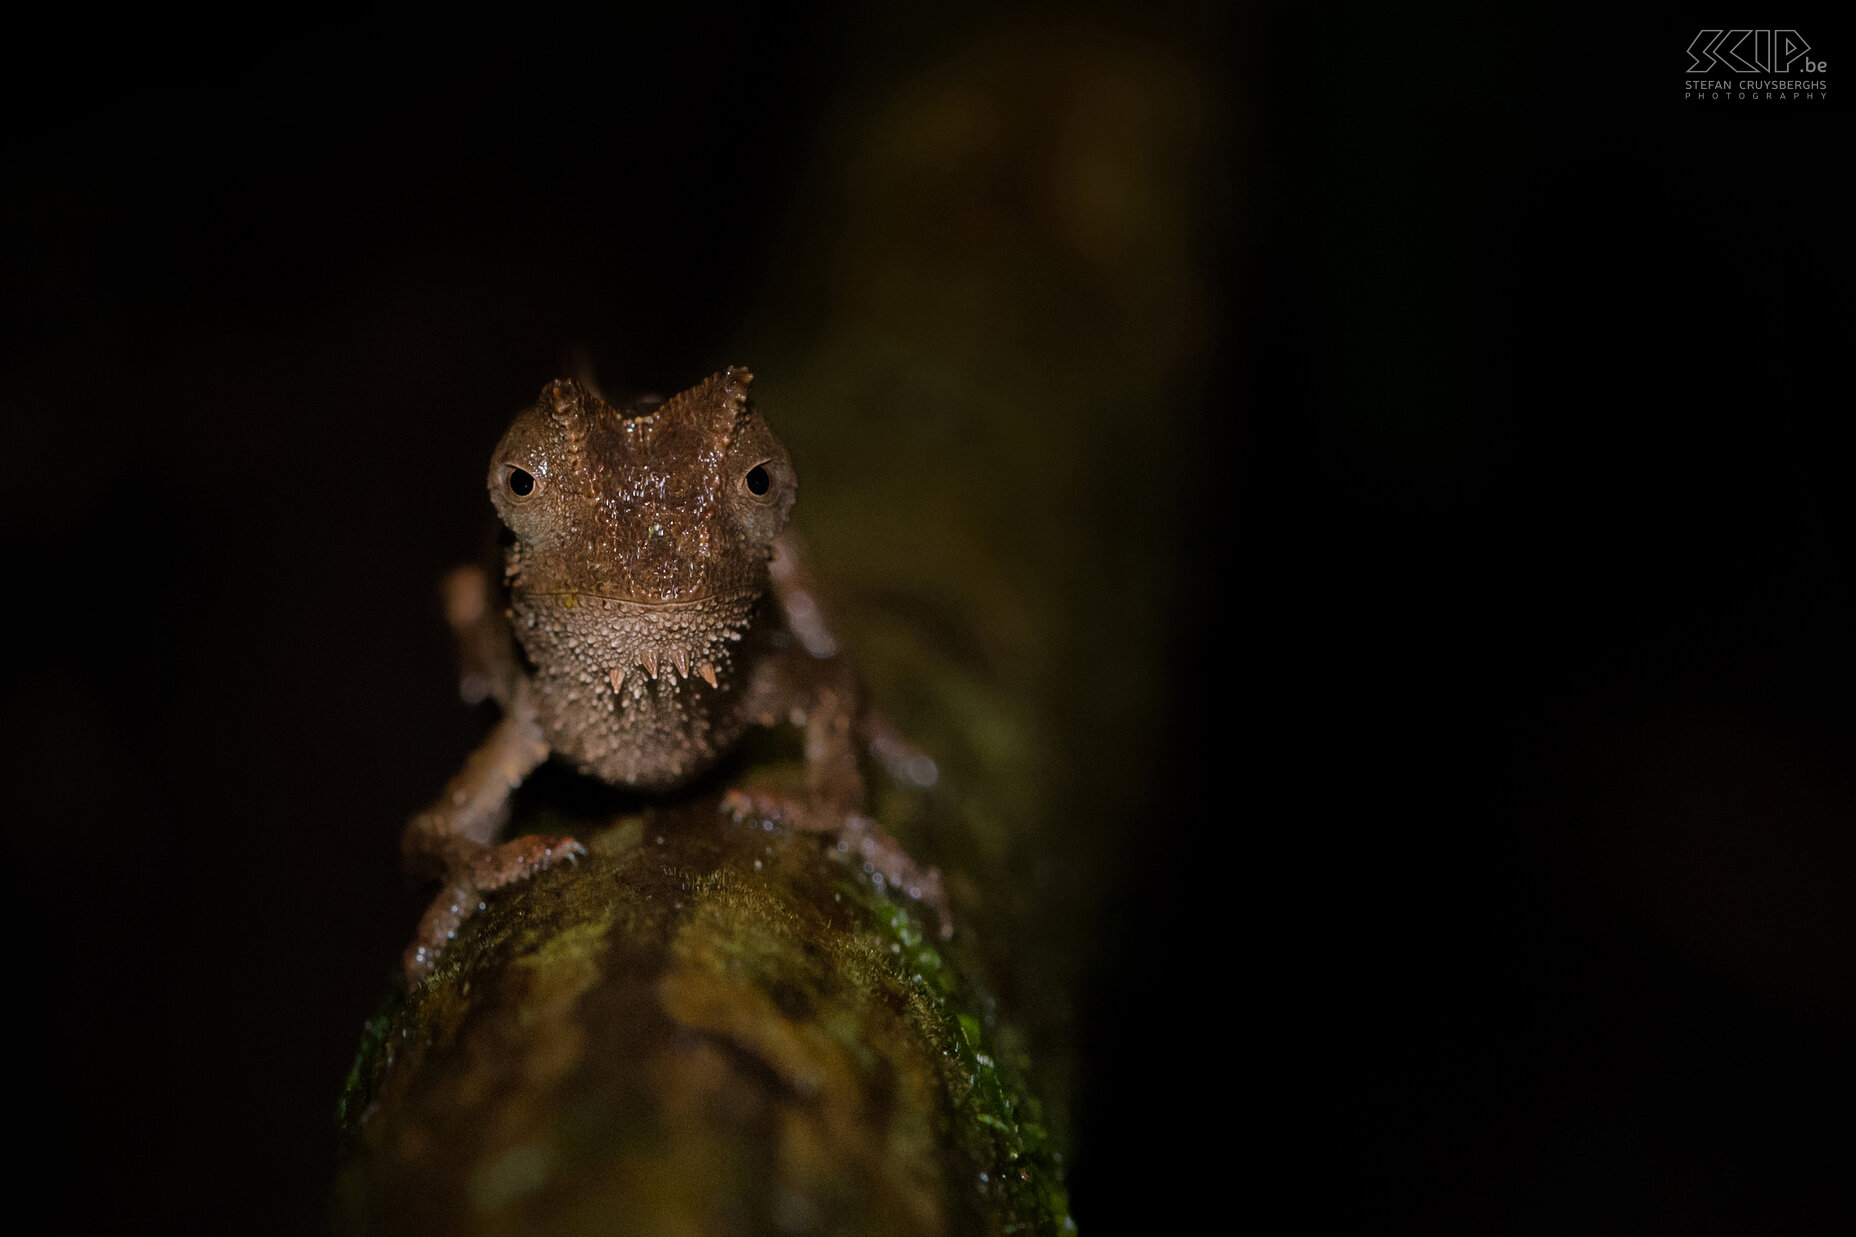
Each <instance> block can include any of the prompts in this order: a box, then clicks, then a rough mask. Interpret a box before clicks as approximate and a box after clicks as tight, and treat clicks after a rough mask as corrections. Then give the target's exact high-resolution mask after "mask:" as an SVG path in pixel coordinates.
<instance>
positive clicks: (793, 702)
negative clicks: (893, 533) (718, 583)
mask: <svg viewBox="0 0 1856 1237" xmlns="http://www.w3.org/2000/svg"><path fill="white" fill-rule="evenodd" d="M771 568H772V571H771V574H772V578H773V592H774V600H775V602H776V603H777V604H778V605H779V608H780V611H781V614H782V617H783V618H784V619H785V622H786V627H787V629H788V630H789V631H791V632H792V633H793V635H794V637H795V638H796V640H797V642H798V644H799V646H800V647H799V648H798V649H788V650H787V655H786V656H785V657H783V658H777V659H773V660H772V661H771V662H770V663H769V664H768V665H767V667H766V673H765V674H764V675H763V676H762V677H761V680H760V682H758V683H757V684H756V685H755V688H754V691H753V695H754V696H755V697H758V699H759V700H760V701H761V703H760V704H759V706H758V708H756V709H753V710H751V711H755V712H758V713H759V714H760V715H761V719H762V720H763V721H768V722H771V721H774V720H777V719H782V718H784V719H788V720H793V721H796V722H798V723H799V724H801V725H803V726H804V728H805V754H806V803H805V805H804V807H803V809H801V810H798V811H791V810H787V811H780V813H779V814H780V815H782V816H784V817H786V818H787V819H790V820H791V821H792V822H793V823H794V824H795V825H797V826H798V827H800V828H802V829H806V830H809V831H812V832H817V833H825V834H831V835H835V837H836V838H837V843H838V848H839V849H840V850H841V851H845V852H846V853H855V854H857V855H858V856H860V857H861V858H862V860H863V862H864V863H865V864H867V865H868V870H869V871H871V872H872V874H874V875H878V876H880V877H881V878H882V880H883V881H885V882H887V883H888V884H890V885H892V886H894V887H895V889H896V890H897V891H898V892H900V893H904V894H907V895H908V896H909V897H911V898H913V899H915V900H917V901H921V902H925V903H926V904H927V905H928V906H929V907H931V908H932V909H933V910H934V912H935V914H936V916H937V918H939V920H940V923H941V935H942V937H943V938H945V937H948V936H952V935H953V931H954V919H953V914H952V912H951V911H950V909H949V907H948V903H947V893H946V890H945V889H944V888H943V886H942V883H941V873H940V870H939V869H937V868H934V867H923V866H921V865H920V864H918V863H917V862H916V861H915V859H914V857H913V856H911V855H910V854H909V853H908V851H906V850H904V849H903V847H902V844H901V843H900V842H898V841H896V839H895V838H893V837H891V836H890V835H889V833H888V831H886V830H885V829H884V828H883V827H882V826H881V825H879V824H878V823H877V822H876V821H875V820H874V819H872V818H871V817H870V816H868V815H866V810H867V803H868V799H867V797H866V790H865V786H864V779H863V773H862V771H861V770H860V769H859V768H858V763H857V749H858V741H859V739H860V738H863V737H869V736H872V735H877V736H881V737H882V739H883V740H885V741H886V742H885V744H884V747H883V750H882V751H881V752H880V753H879V754H880V755H881V756H882V758H883V759H884V763H885V764H886V765H889V766H890V770H891V772H892V774H894V773H896V771H897V768H898V767H899V766H907V765H908V764H909V762H910V761H911V760H912V759H913V760H914V761H915V767H917V768H919V767H920V762H921V761H923V760H926V757H924V756H922V754H921V753H920V752H919V751H917V750H916V749H914V748H913V747H911V746H909V745H907V744H906V742H904V741H902V740H901V739H900V736H899V735H898V734H897V732H896V731H895V730H894V728H893V727H890V726H888V725H887V724H886V723H883V722H881V721H874V722H873V719H872V718H871V717H870V716H869V715H868V714H866V713H864V712H863V711H862V710H860V708H859V707H858V706H859V696H860V693H859V692H858V690H857V684H856V678H855V675H854V673H853V672H852V669H851V666H850V663H849V662H848V661H847V660H846V659H844V658H842V657H840V656H838V651H839V649H840V647H841V645H840V644H839V642H838V639H837V637H836V636H835V635H834V634H833V633H832V631H831V629H830V626H829V625H828V623H827V622H826V619H825V612H824V607H823V606H822V605H821V604H820V602H819V599H818V594H817V590H816V587H815V586H814V585H813V583H812V579H811V574H810V572H809V571H808V570H807V569H806V565H805V559H804V555H803V554H802V553H801V552H800V550H799V548H798V545H797V543H796V541H795V539H794V538H792V536H791V535H790V534H788V535H786V536H782V537H781V538H780V539H779V540H778V541H776V542H775V543H774V557H773V561H772V563H771ZM871 748H872V750H873V752H874V751H877V748H878V745H877V743H876V742H874V741H873V742H872V743H871ZM928 767H929V768H932V767H933V764H932V762H929V763H928ZM918 784H920V783H919V781H918Z"/></svg>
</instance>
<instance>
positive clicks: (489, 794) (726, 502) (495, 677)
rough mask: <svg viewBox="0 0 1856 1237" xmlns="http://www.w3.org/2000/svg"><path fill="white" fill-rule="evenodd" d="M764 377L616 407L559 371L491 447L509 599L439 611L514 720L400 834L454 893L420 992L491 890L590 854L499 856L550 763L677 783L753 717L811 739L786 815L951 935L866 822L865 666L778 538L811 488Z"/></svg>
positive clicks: (457, 592) (414, 951) (935, 900)
mask: <svg viewBox="0 0 1856 1237" xmlns="http://www.w3.org/2000/svg"><path fill="white" fill-rule="evenodd" d="M751 381H752V375H750V374H749V373H748V372H747V371H746V370H745V369H740V368H731V369H729V370H727V371H725V372H723V373H720V374H715V375H712V376H711V377H709V378H706V379H704V380H703V381H702V382H701V383H699V384H697V385H696V386H695V387H692V388H691V389H690V390H688V391H685V392H683V393H682V394H680V395H678V396H676V397H675V398H673V399H671V400H669V401H666V402H662V403H658V402H645V403H641V404H638V405H634V406H632V407H630V408H627V409H623V410H621V409H615V408H613V407H612V406H611V405H609V404H607V403H606V401H605V400H604V399H603V398H601V397H600V395H599V394H598V393H597V392H595V391H594V390H593V389H592V388H591V387H590V385H588V384H583V383H579V382H574V381H570V380H561V381H557V382H554V383H551V384H550V385H549V386H548V387H546V388H545V389H543V391H542V393H541V397H540V399H539V400H538V401H537V402H536V403H535V405H534V406H533V407H531V408H529V409H527V410H525V411H523V412H522V413H520V414H519V415H518V416H517V417H516V419H515V422H514V424H512V425H511V426H510V427H509V431H508V432H507V433H506V434H504V435H503V439H502V441H501V442H500V443H498V444H497V448H496V451H495V453H494V454H493V455H492V457H491V461H490V475H489V489H490V498H491V501H492V502H493V503H494V504H495V506H496V510H497V514H498V515H499V516H501V517H502V520H503V522H504V524H506V525H507V526H508V528H509V530H510V532H511V533H512V534H513V538H514V539H513V543H512V544H511V546H510V548H509V550H508V552H507V558H506V562H505V572H504V574H505V582H506V584H507V586H508V590H507V591H508V608H507V609H506V610H504V609H502V608H501V606H500V604H499V602H498V600H497V599H496V598H495V597H494V596H492V591H491V590H490V588H489V585H488V581H487V580H485V579H484V577H483V574H482V573H481V572H477V571H473V570H471V569H468V568H467V569H463V570H460V571H458V572H454V573H453V574H452V576H451V577H450V578H449V580H448V581H447V586H446V594H447V595H446V612H447V617H448V618H449V620H450V622H451V624H452V627H453V629H454V630H455V631H456V633H457V636H458V642H459V647H460V649H461V651H462V655H463V661H464V681H465V684H466V690H467V694H489V695H493V696H494V697H495V698H496V700H497V701H498V703H499V704H501V705H502V708H503V719H502V721H501V722H500V723H499V724H498V726H497V727H496V729H495V730H494V731H493V732H492V733H491V735H490V737H489V738H488V739H487V740H486V741H485V743H484V744H483V746H482V747H481V748H479V749H478V750H477V751H476V752H475V753H473V754H472V756H471V757H470V759H469V760H468V761H467V762H466V764H465V767H464V769H463V770H462V771H461V772H460V773H459V774H458V775H457V776H456V777H454V778H453V779H452V780H451V782H450V783H449V784H448V785H447V786H446V788H445V792H444V794H443V795H441V796H440V797H439V799H438V801H437V802H436V803H434V804H433V805H432V806H431V807H430V808H428V809H427V810H426V811H425V812H422V813H420V814H419V815H418V816H415V817H414V818H413V819H412V821H411V822H410V823H409V824H408V825H407V828H406V835H405V839H404V850H405V853H406V857H407V862H408V865H409V866H410V867H412V868H414V869H415V870H422V871H428V872H431V873H433V874H436V875H439V876H441V877H442V878H443V879H444V882H445V887H444V889H443V890H442V891H441V892H440V894H439V896H438V898H437V900H436V901H434V903H433V904H432V907H431V909H430V910H429V911H428V912H427V913H426V916H425V918H424V920H422V921H421V923H420V926H419V931H418V934H417V936H416V938H415V939H414V941H413V944H412V946H411V947H410V948H409V949H408V950H407V953H406V959H405V966H406V975H407V980H408V982H409V983H414V982H417V981H418V980H419V979H421V978H422V977H423V976H424V975H425V974H426V973H427V971H429V969H430V968H431V966H432V964H433V962H434V961H435V960H436V958H437V956H438V953H439V952H440V951H441V950H442V949H443V947H444V943H445V941H446V940H448V939H450V937H451V936H452V934H453V933H454V932H455V931H456V929H457V927H458V925H459V924H460V923H461V922H462V921H463V919H464V917H465V916H466V915H468V914H469V913H470V911H471V910H473V909H475V907H476V905H477V903H478V900H479V897H480V895H481V894H482V893H484V892H486V891H488V890H491V889H496V888H499V887H500V886H502V885H506V884H509V883H510V882H512V881H515V880H520V879H522V878H523V877H526V876H528V875H530V874H532V873H534V872H536V871H539V870H540V869H542V868H545V867H548V866H550V865H551V864H553V863H556V862H559V861H561V860H564V859H572V858H574V857H576V856H577V855H579V854H580V853H582V848H581V847H580V844H579V843H578V842H576V841H574V840H573V839H572V838H558V837H557V838H541V837H522V838H516V839H514V840H512V841H509V842H505V843H502V844H500V845H496V844H494V839H495V837H496V835H497V833H498V832H499V831H500V830H501V828H502V825H503V823H504V819H505V817H506V816H507V812H508V799H509V793H510V791H512V790H513V789H514V788H515V787H516V786H518V785H520V784H521V782H522V780H523V779H524V778H525V777H526V776H527V775H528V774H529V773H530V772H531V771H532V770H533V769H534V768H535V767H536V766H537V765H539V764H540V763H541V762H542V761H543V760H545V759H546V758H547V757H548V756H549V755H550V754H554V755H559V756H561V757H562V758H563V759H565V760H567V761H569V762H571V763H572V764H574V765H575V766H576V767H577V768H578V769H580V770H581V771H582V772H583V773H586V774H588V775H589V776H592V777H597V778H599V779H601V780H603V781H606V782H610V783H612V784H614V785H621V786H633V787H638V788H640V789H644V790H651V791H665V790H671V789H674V788H675V787H677V786H678V785H680V784H682V783H684V782H687V781H688V780H689V779H690V778H692V777H694V776H696V775H697V774H699V773H701V772H702V771H703V770H705V769H707V768H708V767H709V766H711V765H712V764H713V763H714V762H715V761H716V759H717V758H718V757H719V756H720V755H722V753H724V752H725V751H726V750H727V749H728V747H729V745H730V744H731V743H732V742H733V741H734V740H735V739H737V738H738V737H739V736H740V735H741V733H742V731H743V730H744V729H745V728H746V727H747V726H749V725H754V724H759V725H773V724H775V723H776V722H779V721H791V722H793V723H795V724H798V725H802V726H804V727H805V730H806V762H807V774H808V776H807V782H808V796H807V802H806V803H805V804H802V805H796V804H783V805H778V814H780V815H782V816H783V817H785V818H786V819H789V820H790V821H792V822H793V823H794V824H796V825H798V826H799V827H801V828H807V829H813V830H818V831H821V832H829V833H835V834H839V835H847V836H848V837H850V838H854V839H855V841H856V844H857V849H858V850H859V852H860V853H862V854H863V855H864V856H865V857H867V858H869V859H871V860H872V861H873V863H874V865H875V866H876V867H877V869H878V870H880V871H882V872H883V873H884V875H885V877H886V878H887V879H888V880H889V881H891V882H892V883H894V884H895V885H896V886H897V887H898V888H900V889H904V890H907V891H909V892H910V893H912V894H914V895H915V896H918V897H920V898H921V899H922V900H924V901H927V902H928V903H929V904H930V905H931V906H933V907H935V908H936V910H937V911H939V912H940V915H941V921H942V924H943V928H944V929H945V928H946V926H947V924H948V922H949V920H948V915H947V909H946V899H945V896H944V894H943V892H942V889H941V882H940V876H939V873H937V872H936V871H935V870H934V869H932V868H929V869H922V868H919V867H917V866H916V865H915V863H914V862H913V861H912V860H910V859H909V857H908V856H907V854H906V853H904V852H903V851H902V849H901V847H899V846H898V845H897V844H896V843H895V842H894V841H893V840H891V839H890V838H889V837H888V835H886V834H884V833H883V832H882V830H881V829H880V828H878V827H877V826H876V825H875V823H874V822H872V821H870V820H868V819H867V818H865V817H863V816H862V815H861V812H862V810H863V799H864V793H863V783H862V778H861V775H860V774H859V772H858V768H857V759H856V748H855V739H854V735H855V734H856V733H857V731H858V729H859V721H860V718H859V715H858V710H857V703H856V701H857V694H856V691H855V684H854V681H853V676H852V675H851V673H850V669H849V666H848V664H846V663H845V661H844V660H843V659H842V658H838V657H836V656H835V655H834V654H835V652H836V641H835V640H834V639H833V638H832V637H831V635H830V633H829V631H828V630H827V629H826V628H825V627H824V626H823V624H822V623H821V621H820V618H819V615H820V608H819V606H818V605H817V602H816V600H815V597H814V596H813V590H812V588H811V586H810V584H809V581H808V579H807V576H806V573H805V570H804V567H803V563H802V561H801V559H800V557H799V555H798V553H797V551H796V548H795V547H794V545H793V544H792V543H791V542H790V540H789V539H788V538H786V537H785V536H783V533H784V532H785V529H786V525H787V521H788V519H789V517H790V515H791V512H792V507H793V501H794V498H795V497H796V496H797V493H798V478H797V476H796V475H795V474H794V471H793V465H792V461H791V459H790V458H789V457H788V455H787V453H786V448H785V447H784V446H782V445H781V443H780V440H779V439H778V438H777V437H775V435H774V433H773V431H772V429H771V428H769V427H768V425H767V423H766V422H765V421H764V420H763V419H762V418H761V415H760V413H759V412H758V410H756V409H755V407H754V406H753V404H752V403H750V402H749V400H748V395H747V388H748V384H749V383H750V382H751ZM512 637H513V639H512ZM518 643H519V644H520V646H521V650H522V652H523V654H525V655H526V661H525V660H524V659H523V658H522V657H519V656H518V655H517V653H516V649H515V646H516V644H518ZM761 806H763V807H765V806H766V805H761Z"/></svg>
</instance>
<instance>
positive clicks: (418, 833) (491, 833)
mask: <svg viewBox="0 0 1856 1237" xmlns="http://www.w3.org/2000/svg"><path fill="white" fill-rule="evenodd" d="M445 587H446V606H445V610H446V616H447V618H449V619H450V621H451V624H452V627H453V629H454V631H455V632H456V634H457V638H458V647H459V650H460V652H461V654H462V660H463V664H464V678H465V683H466V689H467V691H468V690H469V685H470V683H471V681H472V677H473V675H477V676H481V677H482V678H483V679H484V680H486V681H487V682H488V683H489V684H490V686H491V688H492V690H493V691H494V693H495V695H496V696H497V698H498V699H499V700H500V701H501V703H502V705H503V718H502V720H501V721H500V722H498V723H497V725H496V728H495V729H494V730H492V731H491V732H490V735H489V737H488V738H487V739H485V740H484V741H483V744H482V745H481V746H480V747H478V748H477V750H476V751H474V752H472V753H471V754H470V756H469V758H468V759H466V760H465V762H464V767H463V768H462V769H461V770H459V771H458V774H457V776H455V777H453V778H452V779H451V780H450V781H449V782H447V783H446V784H445V789H444V792H443V793H442V794H440V795H439V797H438V798H437V800H436V801H434V802H433V803H432V805H431V806H430V807H428V808H426V810H425V811H423V812H420V813H419V814H418V815H417V816H414V817H413V818H412V819H411V820H410V821H408V822H407V823H406V832H405V834H404V835H403V837H402V838H401V841H400V850H401V853H402V855H403V856H404V858H405V862H406V866H407V868H408V869H409V870H411V871H413V872H417V873H422V874H426V875H433V876H438V877H440V878H442V879H443V881H444V887H443V888H442V889H440V890H439V893H438V896H437V897H436V898H435V899H434V900H433V902H432V905H431V907H430V908H429V909H427V911H426V912H425V915H424V917H423V918H421V919H420V921H419V928H418V931H417V932H416V933H415V934H414V936H413V941H412V944H411V945H409V946H408V947H407V949H406V955H405V959H404V965H405V970H406V982H407V985H408V986H409V987H410V986H411V985H413V984H415V983H417V982H418V981H419V980H420V979H423V978H424V977H425V975H426V973H427V972H428V971H429V970H430V969H431V967H432V963H433V962H434V961H436V960H437V957H438V954H439V952H440V951H441V950H442V949H443V948H444V946H445V942H446V941H448V940H450V939H451V937H452V936H453V935H454V934H455V933H456V932H457V929H458V925H459V924H461V923H463V921H464V919H465V917H466V916H467V915H469V914H470V913H471V912H472V911H473V910H475V909H476V908H477V902H478V899H479V897H480V896H481V895H482V894H485V893H488V892H489V891H491V890H493V889H500V888H502V887H503V886H504V885H507V884H510V883H512V882H514V881H518V880H521V879H522V878H524V877H526V876H531V875H533V874H534V873H536V872H539V871H541V870H542V869H543V868H546V867H548V866H550V865H551V864H554V863H557V862H559V861H560V860H562V859H571V858H574V857H575V856H578V855H580V854H583V853H585V849H584V848H583V847H582V846H581V845H580V843H578V842H576V841H575V840H574V839H572V838H568V837H554V838H549V837H520V838H514V839H512V840H510V841H508V842H504V843H502V844H501V845H494V844H493V843H494V841H495V838H496V835H497V834H498V833H500V832H501V831H502V827H503V824H504V822H505V821H506V820H507V819H508V815H509V797H510V793H511V792H512V791H514V790H515V788H516V787H517V786H520V785H521V784H522V782H523V779H525V778H527V777H528V775H529V774H530V773H532V772H534V770H535V767H536V766H537V765H539V764H540V763H541V762H542V761H544V760H546V759H547V758H548V743H547V740H546V738H544V737H543V734H542V728H541V722H540V720H539V719H538V718H537V716H536V713H535V706H534V702H533V700H532V699H531V697H530V691H529V685H528V681H527V680H526V679H523V678H521V677H519V676H518V675H516V674H514V673H512V672H511V670H510V669H509V668H508V667H507V666H505V665H503V664H501V663H502V662H503V660H504V659H505V658H506V659H508V660H509V661H511V662H512V661H513V658H512V657H510V655H508V654H506V653H499V652H497V651H496V645H495V643H494V638H495V637H496V636H497V635H499V634H502V633H501V632H499V631H497V630H496V629H497V628H498V627H499V626H500V624H498V623H497V621H496V620H497V618H498V617H499V616H498V615H497V613H496V611H495V610H494V608H493V607H492V606H490V605H489V604H488V599H487V598H486V597H484V596H483V595H482V594H483V593H484V592H485V591H487V589H488V582H487V581H486V580H485V579H484V578H483V574H482V573H481V572H477V571H474V570H467V571H460V572H456V573H453V575H452V577H451V578H450V579H448V580H447V581H446V586H445Z"/></svg>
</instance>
